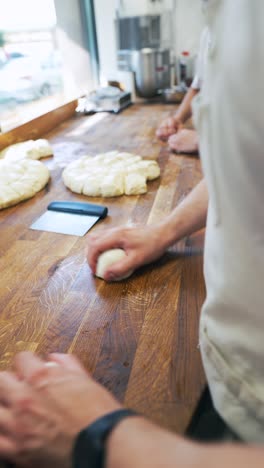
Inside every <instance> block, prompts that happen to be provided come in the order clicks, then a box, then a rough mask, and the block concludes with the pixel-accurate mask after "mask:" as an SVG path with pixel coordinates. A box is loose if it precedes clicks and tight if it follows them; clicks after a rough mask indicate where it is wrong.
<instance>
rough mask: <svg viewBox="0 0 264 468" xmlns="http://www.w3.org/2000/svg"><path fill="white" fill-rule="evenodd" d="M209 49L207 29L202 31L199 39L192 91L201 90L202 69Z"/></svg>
mask: <svg viewBox="0 0 264 468" xmlns="http://www.w3.org/2000/svg"><path fill="white" fill-rule="evenodd" d="M209 47H210V32H209V28H208V27H206V28H204V29H203V31H202V34H201V38H200V47H199V53H198V57H197V61H196V73H195V77H194V79H193V82H192V85H191V87H192V88H193V89H201V87H202V83H203V76H204V67H205V64H206V62H207V55H208V50H209Z"/></svg>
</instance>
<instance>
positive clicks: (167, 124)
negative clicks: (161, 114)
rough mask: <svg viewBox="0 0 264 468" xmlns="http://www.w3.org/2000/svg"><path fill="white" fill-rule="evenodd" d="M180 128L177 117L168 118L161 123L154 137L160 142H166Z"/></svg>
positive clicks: (180, 123)
mask: <svg viewBox="0 0 264 468" xmlns="http://www.w3.org/2000/svg"><path fill="white" fill-rule="evenodd" d="M181 128H182V122H181V120H180V119H179V118H178V117H177V116H175V117H169V118H168V119H165V120H163V122H161V124H160V126H159V127H158V129H157V131H156V136H157V137H158V138H159V139H160V140H162V141H167V139H168V138H169V137H170V136H171V135H174V134H175V133H177V132H178V131H179V130H180V129H181Z"/></svg>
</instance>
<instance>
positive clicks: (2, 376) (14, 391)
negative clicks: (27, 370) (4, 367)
mask: <svg viewBox="0 0 264 468" xmlns="http://www.w3.org/2000/svg"><path fill="white" fill-rule="evenodd" d="M24 394H25V387H24V384H23V383H22V382H21V381H20V380H19V379H18V378H17V377H16V376H15V375H14V374H12V373H11V372H1V373H0V402H1V403H2V405H5V406H11V405H12V403H13V402H14V400H15V399H16V398H17V395H22V396H23V395H24Z"/></svg>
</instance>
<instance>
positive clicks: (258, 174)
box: [193, 0, 264, 442]
mask: <svg viewBox="0 0 264 468" xmlns="http://www.w3.org/2000/svg"><path fill="white" fill-rule="evenodd" d="M204 6H205V10H206V16H207V23H208V26H209V28H210V34H211V46H210V51H209V56H208V62H207V67H206V71H205V79H204V84H203V88H202V92H201V93H200V95H199V96H198V98H196V100H195V102H194V105H193V112H194V120H195V124H196V126H197V129H198V131H199V134H200V149H201V157H202V164H203V169H204V173H205V177H206V180H207V184H208V190H209V198H210V203H209V211H208V220H207V231H206V243H205V266H204V269H205V280H206V287H207V298H206V301H205V304H204V306H203V310H202V316H201V322H200V345H201V352H202V357H203V363H204V367H205V371H206V375H207V379H208V383H209V387H210V391H211V394H212V398H213V401H214V405H215V407H216V409H217V411H218V412H219V413H220V415H221V416H222V418H223V419H224V420H225V421H226V422H227V424H228V425H229V426H230V427H231V428H232V429H233V430H234V431H235V432H236V433H237V434H238V435H240V437H241V438H242V439H244V440H246V441H252V442H264V97H263V96H264V1H263V0H204Z"/></svg>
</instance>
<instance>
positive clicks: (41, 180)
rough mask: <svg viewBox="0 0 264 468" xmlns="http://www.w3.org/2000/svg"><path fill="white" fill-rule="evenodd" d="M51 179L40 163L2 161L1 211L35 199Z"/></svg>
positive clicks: (29, 160)
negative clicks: (29, 199)
mask: <svg viewBox="0 0 264 468" xmlns="http://www.w3.org/2000/svg"><path fill="white" fill-rule="evenodd" d="M49 178H50V173H49V170H48V168H47V167H46V166H45V165H44V164H42V163H41V162H40V161H32V160H31V159H21V160H19V161H9V160H8V159H3V160H0V209H3V208H7V207H8V206H13V205H16V204H17V203H20V202H21V201H23V200H27V199H28V198H31V197H34V195H35V194H36V193H37V192H39V191H40V190H42V189H43V187H45V185H46V184H47V183H48V181H49Z"/></svg>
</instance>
